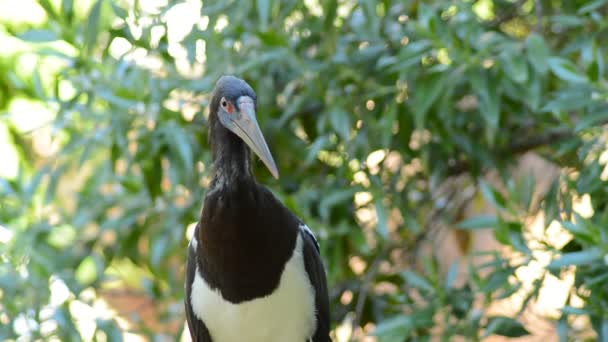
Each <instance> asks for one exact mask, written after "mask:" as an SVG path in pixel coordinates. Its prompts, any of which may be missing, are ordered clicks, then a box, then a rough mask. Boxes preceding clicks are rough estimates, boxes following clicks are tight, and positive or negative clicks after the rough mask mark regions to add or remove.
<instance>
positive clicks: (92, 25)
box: [84, 0, 104, 55]
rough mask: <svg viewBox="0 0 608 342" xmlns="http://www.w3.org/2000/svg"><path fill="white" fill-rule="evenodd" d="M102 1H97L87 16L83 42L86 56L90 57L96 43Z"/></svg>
mask: <svg viewBox="0 0 608 342" xmlns="http://www.w3.org/2000/svg"><path fill="white" fill-rule="evenodd" d="M103 2H104V0H97V1H96V2H95V4H94V5H93V7H91V11H90V12H89V15H88V16H87V20H88V22H87V26H86V28H85V36H84V37H85V40H84V45H85V46H86V51H87V54H88V55H90V54H91V52H92V51H93V49H94V48H95V45H96V43H97V35H98V33H99V32H98V30H99V21H100V19H101V5H102V4H103Z"/></svg>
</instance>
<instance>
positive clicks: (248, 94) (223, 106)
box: [211, 76, 279, 179]
mask: <svg viewBox="0 0 608 342" xmlns="http://www.w3.org/2000/svg"><path fill="white" fill-rule="evenodd" d="M255 111H256V95H255V92H254V91H253V89H252V88H251V86H249V84H247V82H245V81H243V80H242V79H240V78H237V77H234V76H222V77H221V78H220V79H219V80H218V81H217V83H216V85H215V90H214V91H213V98H212V99H211V115H214V114H215V115H217V119H218V120H219V122H220V123H221V124H222V126H224V127H225V128H227V129H228V130H229V131H231V132H232V133H234V134H236V135H237V136H238V137H239V138H240V139H241V140H243V141H244V142H245V144H247V146H249V148H250V149H251V150H252V151H253V152H254V153H255V154H256V155H257V156H258V157H259V158H260V159H261V160H262V162H263V163H264V165H266V167H267V168H268V170H269V171H270V173H271V174H272V175H273V176H274V178H277V179H278V178H279V171H278V169H277V166H276V164H275V162H274V159H273V158H272V154H270V150H269V149H268V145H267V144H266V140H265V139H264V135H263V134H262V130H261V129H260V126H259V125H258V121H257V119H256V116H255V114H256V113H255Z"/></svg>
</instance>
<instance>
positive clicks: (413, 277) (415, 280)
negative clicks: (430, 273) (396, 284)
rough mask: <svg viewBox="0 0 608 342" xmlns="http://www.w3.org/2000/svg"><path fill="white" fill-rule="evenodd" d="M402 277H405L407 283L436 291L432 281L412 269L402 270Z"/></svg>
mask: <svg viewBox="0 0 608 342" xmlns="http://www.w3.org/2000/svg"><path fill="white" fill-rule="evenodd" d="M401 277H403V279H405V281H406V282H407V284H408V285H409V286H411V287H414V288H417V289H419V290H423V291H427V292H434V290H435V289H434V288H433V285H432V284H431V283H429V282H428V281H427V280H426V279H424V278H423V277H421V276H419V275H418V274H416V273H414V272H412V271H405V272H401Z"/></svg>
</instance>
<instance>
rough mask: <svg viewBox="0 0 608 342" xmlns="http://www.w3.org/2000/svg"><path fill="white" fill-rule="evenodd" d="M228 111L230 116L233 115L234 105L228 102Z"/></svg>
mask: <svg viewBox="0 0 608 342" xmlns="http://www.w3.org/2000/svg"><path fill="white" fill-rule="evenodd" d="M226 111H227V112H228V113H230V114H232V112H234V106H233V105H232V103H230V102H228V103H227V104H226Z"/></svg>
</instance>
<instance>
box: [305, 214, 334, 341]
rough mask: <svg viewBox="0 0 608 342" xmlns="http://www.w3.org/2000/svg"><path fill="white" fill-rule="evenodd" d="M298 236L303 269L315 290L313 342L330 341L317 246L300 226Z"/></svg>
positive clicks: (323, 275) (325, 291)
mask: <svg viewBox="0 0 608 342" xmlns="http://www.w3.org/2000/svg"><path fill="white" fill-rule="evenodd" d="M300 227H301V229H300V234H301V235H302V240H303V242H304V246H303V248H302V249H303V251H302V253H303V254H304V267H305V268H306V273H308V278H309V279H310V282H311V283H312V286H313V287H314V289H315V307H316V311H317V312H316V314H317V330H316V331H315V334H314V335H313V336H312V341H313V342H327V341H331V340H330V338H329V298H328V295H327V279H326V277H325V268H324V267H323V263H322V262H321V255H320V251H319V244H318V243H317V240H316V239H315V236H314V235H313V233H312V231H310V229H308V227H306V225H304V224H302V225H301V226H300Z"/></svg>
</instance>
